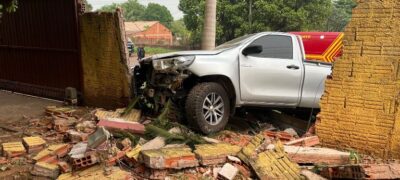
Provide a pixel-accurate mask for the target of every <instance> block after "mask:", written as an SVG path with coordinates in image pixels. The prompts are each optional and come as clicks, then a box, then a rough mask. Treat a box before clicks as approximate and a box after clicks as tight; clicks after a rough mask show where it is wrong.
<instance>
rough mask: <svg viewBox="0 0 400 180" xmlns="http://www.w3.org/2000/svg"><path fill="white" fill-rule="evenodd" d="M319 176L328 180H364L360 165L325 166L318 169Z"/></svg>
mask: <svg viewBox="0 0 400 180" xmlns="http://www.w3.org/2000/svg"><path fill="white" fill-rule="evenodd" d="M319 174H320V175H321V176H323V177H325V178H328V179H365V172H364V170H363V168H362V167H361V166H360V165H342V166H334V167H332V166H326V167H323V168H322V169H320V173H319Z"/></svg>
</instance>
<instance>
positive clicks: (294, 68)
mask: <svg viewBox="0 0 400 180" xmlns="http://www.w3.org/2000/svg"><path fill="white" fill-rule="evenodd" d="M286 68H288V69H293V70H297V69H300V67H299V66H296V65H293V64H292V65H288V66H286Z"/></svg>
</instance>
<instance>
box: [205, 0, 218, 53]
mask: <svg viewBox="0 0 400 180" xmlns="http://www.w3.org/2000/svg"><path fill="white" fill-rule="evenodd" d="M216 19H217V0H206V10H205V17H204V28H203V37H202V41H201V49H203V50H212V49H214V48H215V35H216V32H215V31H216V23H217V20H216Z"/></svg>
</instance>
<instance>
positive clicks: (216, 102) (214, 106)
mask: <svg viewBox="0 0 400 180" xmlns="http://www.w3.org/2000/svg"><path fill="white" fill-rule="evenodd" d="M203 116H204V119H205V120H206V122H207V123H208V124H210V125H217V124H219V123H220V122H221V121H222V118H223V117H224V100H223V99H222V97H221V96H220V95H219V94H217V93H214V92H213V93H210V94H208V95H207V96H206V98H205V99H204V101H203Z"/></svg>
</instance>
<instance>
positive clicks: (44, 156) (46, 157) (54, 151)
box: [33, 144, 71, 162]
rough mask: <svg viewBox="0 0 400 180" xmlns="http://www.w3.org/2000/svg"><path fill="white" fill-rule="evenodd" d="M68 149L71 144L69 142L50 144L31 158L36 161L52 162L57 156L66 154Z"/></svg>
mask: <svg viewBox="0 0 400 180" xmlns="http://www.w3.org/2000/svg"><path fill="white" fill-rule="evenodd" d="M70 149H71V146H70V145H69V144H56V145H50V146H49V147H47V148H46V149H44V150H42V151H40V152H39V153H38V154H37V155H36V156H35V157H33V160H35V161H37V162H41V161H42V162H54V161H55V160H57V158H60V157H64V156H65V155H67V154H68V152H69V150H70Z"/></svg>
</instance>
